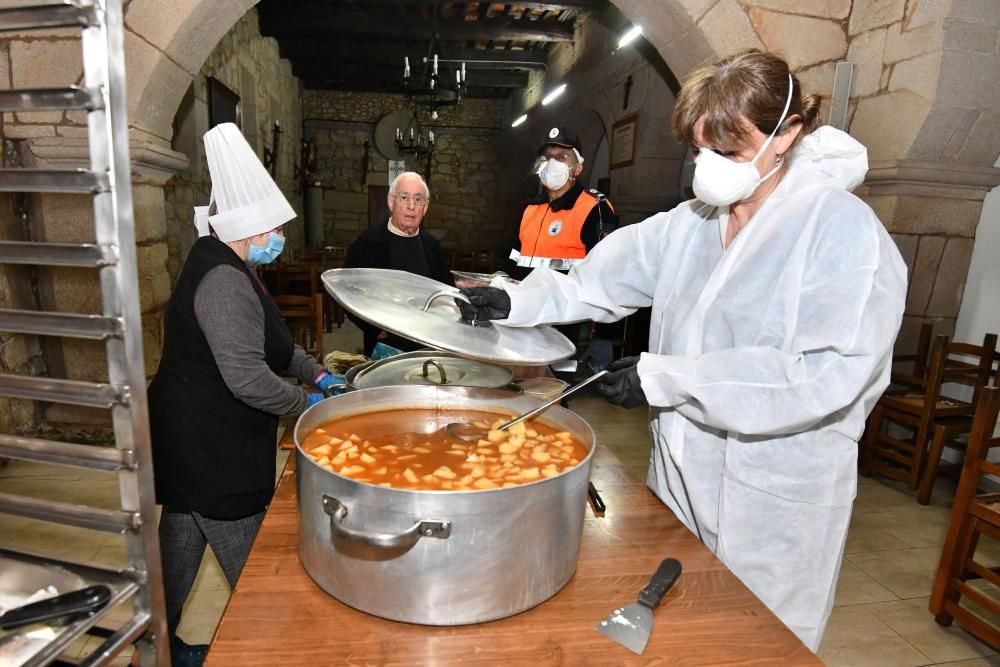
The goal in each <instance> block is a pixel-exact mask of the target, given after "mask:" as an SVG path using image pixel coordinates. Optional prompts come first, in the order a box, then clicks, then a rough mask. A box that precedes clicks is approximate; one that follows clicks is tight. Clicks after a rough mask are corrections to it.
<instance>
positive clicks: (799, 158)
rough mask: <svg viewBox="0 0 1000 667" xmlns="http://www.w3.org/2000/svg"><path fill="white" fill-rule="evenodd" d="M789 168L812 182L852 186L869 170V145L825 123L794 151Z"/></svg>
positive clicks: (844, 187) (815, 183)
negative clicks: (867, 146)
mask: <svg viewBox="0 0 1000 667" xmlns="http://www.w3.org/2000/svg"><path fill="white" fill-rule="evenodd" d="M789 172H790V173H796V174H797V175H799V176H803V177H804V178H805V180H806V181H807V182H808V184H809V185H814V186H815V185H823V186H828V187H836V188H843V189H844V190H853V189H854V188H856V187H858V186H859V185H861V183H862V182H863V181H864V180H865V174H866V173H868V149H867V148H865V146H864V145H863V144H862V143H861V142H859V141H857V140H856V139H854V138H853V137H851V136H850V135H849V134H847V133H846V132H842V131H840V130H838V129H836V128H834V127H830V126H829V125H824V126H823V127H820V128H819V129H817V130H815V131H813V132H811V133H810V134H807V135H806V136H805V137H803V138H802V141H800V142H799V145H798V146H796V147H795V149H794V150H793V151H792V154H791V156H790V157H789Z"/></svg>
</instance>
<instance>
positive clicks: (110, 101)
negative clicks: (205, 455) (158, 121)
mask: <svg viewBox="0 0 1000 667" xmlns="http://www.w3.org/2000/svg"><path fill="white" fill-rule="evenodd" d="M122 22H123V16H122V6H121V0H64V1H63V2H59V3H53V4H41V5H36V6H25V7H16V8H4V9H0V32H10V31H25V30H37V29H51V28H65V27H76V28H80V30H81V46H82V50H83V81H82V85H80V86H67V87H65V88H47V89H31V90H6V91H0V110H2V111H19V112H32V111H49V110H65V109H77V110H85V111H86V112H87V128H88V143H89V151H90V168H89V169H26V168H20V169H2V170H0V191H4V192H75V193H90V194H92V195H93V204H94V222H95V228H96V243H93V244H80V245H74V244H56V243H36V242H14V241H0V262H3V263H9V264H31V265H44V266H61V267H67V266H68V267H89V268H92V269H95V270H97V271H98V273H99V278H100V286H101V295H102V304H103V306H102V309H103V312H102V313H101V315H89V314H73V313H62V312H43V311H36V310H9V309H5V310H0V329H2V330H4V331H7V332H12V333H19V334H28V335H45V336H67V337H75V338H83V339H91V340H100V341H103V342H104V345H105V350H106V352H107V359H108V380H109V381H108V382H107V383H96V382H84V381H78V380H68V379H57V378H49V377H30V376H21V375H14V374H0V395H6V396H9V397H15V398H22V399H29V400H37V401H47V402H57V403H68V404H73V405H79V406H88V407H96V408H104V409H109V410H110V411H111V417H112V422H113V428H114V435H115V447H99V446H91V445H86V444H75V443H66V442H55V441H50V440H44V439H39V438H30V437H22V436H18V435H11V434H0V456H4V457H10V458H17V459H23V460H29V461H38V462H45V463H53V464H60V465H66V466H76V467H80V468H89V469H96V470H104V471H117V475H118V480H119V488H120V495H121V509H117V510H112V509H104V508H97V507H89V506H85V505H77V504H71V503H66V502H59V501H51V500H40V499H36V498H28V497H24V496H19V495H14V494H8V493H0V512H4V513H7V514H14V515H19V516H22V517H28V518H32V519H41V520H45V521H51V522H56V523H61V524H64V525H70V526H77V527H83V528H88V529H92V530H98V531H108V532H113V533H120V534H124V536H125V545H126V550H127V554H128V562H129V564H128V566H127V567H126V568H124V569H120V570H116V569H111V568H108V569H103V568H96V567H93V566H88V565H80V564H74V563H70V562H67V561H64V560H63V561H57V560H54V559H49V558H45V557H40V556H36V555H30V554H20V553H16V552H14V551H11V550H8V549H0V556H2V557H4V558H8V559H13V560H15V561H17V560H21V561H24V562H27V563H32V564H36V565H37V564H43V565H46V566H49V565H54V566H59V567H62V568H65V569H67V570H70V571H71V572H73V573H76V574H79V575H81V576H82V577H84V578H85V579H88V580H90V581H93V582H94V583H106V584H108V585H110V586H111V588H112V590H113V597H112V601H111V603H110V604H109V605H108V606H107V607H105V608H104V609H103V610H102V611H100V612H98V613H96V614H94V615H92V616H88V617H84V618H80V619H77V620H75V621H72V622H70V623H69V624H67V625H65V626H63V627H62V628H61V630H60V631H59V633H58V635H57V636H56V638H55V639H54V640H53V641H52V642H50V643H49V644H48V645H47V646H46V647H45V648H44V649H43V650H42V651H41V652H40V653H39V654H37V655H36V656H34V658H32V659H31V661H30V662H29V663H27V664H29V665H45V664H48V663H50V662H52V661H53V660H56V659H57V658H59V656H60V654H61V653H62V652H63V651H64V650H65V649H66V648H67V647H68V646H69V645H70V644H71V643H72V642H73V641H74V640H76V639H77V638H79V637H81V636H83V635H84V634H85V633H92V634H96V635H99V636H104V637H106V639H105V640H104V641H103V643H102V644H101V645H100V646H99V647H98V648H97V649H96V650H94V651H93V652H92V653H91V654H90V655H89V656H87V657H86V658H84V659H83V660H82V662H81V663H80V664H85V665H100V664H105V663H107V662H108V661H110V660H111V659H112V658H113V657H114V656H115V655H117V654H118V653H119V652H120V651H121V650H122V649H123V648H125V647H127V646H128V645H129V644H131V643H133V642H136V641H139V644H138V646H139V648H140V651H141V652H142V657H143V664H144V665H150V664H154V660H153V659H154V658H155V664H159V665H166V664H169V662H170V661H169V648H168V642H167V628H166V619H165V613H164V600H163V585H162V573H161V566H160V550H159V541H158V538H157V533H156V514H155V505H154V499H153V494H152V490H153V474H152V460H151V452H150V444H149V423H148V412H147V404H146V388H145V387H146V382H145V371H144V362H143V354H142V323H141V320H140V310H139V297H138V275H137V268H136V248H135V229H134V226H135V225H134V220H133V213H132V189H131V180H130V165H129V150H128V122H127V118H126V103H127V99H126V96H125V71H124V70H125V58H124V48H123V34H124V33H123V25H122ZM128 599H131V600H132V608H133V612H132V615H131V618H130V619H129V620H128V621H126V622H125V623H124V624H121V623H118V624H115V626H114V627H112V628H106V627H103V626H104V625H105V624H107V623H108V622H109V620H110V619H108V618H107V612H108V611H109V610H111V609H112V608H113V607H114V606H115V605H116V604H118V603H120V602H122V601H125V600H128ZM102 618H103V621H104V623H102Z"/></svg>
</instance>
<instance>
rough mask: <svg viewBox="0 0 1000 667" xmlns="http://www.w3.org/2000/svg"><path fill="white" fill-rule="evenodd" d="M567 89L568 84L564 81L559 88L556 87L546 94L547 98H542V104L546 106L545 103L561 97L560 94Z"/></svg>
mask: <svg viewBox="0 0 1000 667" xmlns="http://www.w3.org/2000/svg"><path fill="white" fill-rule="evenodd" d="M565 91H566V84H565V83H564V84H562V85H561V86H559V87H558V88H556V89H555V90H553V91H552V92H551V93H549V94H548V95H546V96H545V98H544V99H543V100H542V106H545V105H547V104H549V103H551V102H552V100H554V99H556V98H557V97H559V96H560V95H562V94H563V93H564V92H565Z"/></svg>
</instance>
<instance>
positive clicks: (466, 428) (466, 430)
mask: <svg viewBox="0 0 1000 667" xmlns="http://www.w3.org/2000/svg"><path fill="white" fill-rule="evenodd" d="M607 374H608V372H607V371H606V370H605V371H598V372H596V373H594V374H593V375H591V376H590V377H589V378H587V379H586V380H584V381H583V382H581V383H579V384H575V385H573V386H572V387H570V388H569V389H567V390H566V391H564V392H563V393H561V394H559V395H558V396H556V397H555V398H552V399H549V400H547V401H545V402H544V403H542V404H541V405H539V406H538V407H537V408H535V409H533V410H530V411H528V412H525V413H524V414H522V415H518V416H517V417H514V418H513V419H511V420H510V421H508V422H504V423H503V424H500V426H497V427H496V429H495V430H498V431H505V430H507V429H508V428H510V427H511V426H513V425H514V424H517V423H518V422H522V421H524V420H525V419H530V418H531V417H534V416H535V415H537V414H539V413H540V412H544V411H545V410H547V409H548V408H550V407H552V406H553V405H555V404H556V403H558V402H559V401H561V400H562V399H564V398H566V397H567V396H569V395H570V394H572V393H573V392H575V391H577V390H579V389H583V388H584V387H586V386H587V385H588V384H590V383H591V382H594V381H595V380H599V379H600V378H602V377H604V376H605V375H607ZM445 430H446V431H447V432H448V435H450V436H451V437H453V438H457V439H459V440H465V441H471V440H479V439H481V438H483V437H485V436H486V433H487V431H486V430H485V429H483V428H482V427H480V426H476V425H475V424H470V423H469V422H452V423H450V424H448V425H447V426H446V427H445Z"/></svg>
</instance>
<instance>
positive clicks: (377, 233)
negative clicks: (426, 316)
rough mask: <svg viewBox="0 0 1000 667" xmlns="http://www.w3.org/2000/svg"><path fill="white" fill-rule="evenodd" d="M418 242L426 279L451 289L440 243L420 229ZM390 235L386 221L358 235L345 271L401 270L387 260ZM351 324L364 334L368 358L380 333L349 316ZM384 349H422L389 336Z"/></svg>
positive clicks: (374, 327) (385, 340)
mask: <svg viewBox="0 0 1000 667" xmlns="http://www.w3.org/2000/svg"><path fill="white" fill-rule="evenodd" d="M417 235H418V237H419V238H420V242H421V244H422V245H423V248H424V255H425V256H426V257H427V266H428V267H429V275H427V276H425V277H427V278H431V279H433V280H436V281H438V282H441V283H445V284H446V285H454V284H455V282H454V280H453V279H452V276H451V272H450V271H449V267H448V262H447V260H445V258H444V253H443V252H442V251H441V243H440V242H439V241H438V240H437V239H436V238H434V236H432V235H431V234H430V233H429V232H427V231H426V230H425V229H424V228H423V227H421V228H420V231H419V232H417ZM391 236H392V232H390V231H389V224H388V221H387V222H386V223H385V224H382V225H375V226H374V227H369V228H368V229H366V230H365V231H363V232H361V235H360V236H358V238H357V239H355V240H354V243H352V244H351V247H350V248H348V249H347V258H346V259H345V261H344V266H345V267H346V268H367V269H398V268H400V267H396V266H391V264H392V262H391V261H390V259H389V240H390V238H391ZM348 317H350V318H351V321H352V322H354V323H355V324H356V325H358V327H359V328H360V329H361V330H362V331H363V332H364V335H365V354H366V355H368V356H371V353H372V348H374V347H375V343H377V342H379V341H378V335H379V334H380V333H381V332H382V329H381V328H380V327H378V326H375V325H374V324H371V323H370V322H367V321H365V320H363V319H361V318H359V317H357V316H355V315H351V314H348ZM382 342H383V343H385V344H386V345H391V346H392V347H396V348H399V349H401V350H404V351H408V350H417V349H420V348H421V345H420V344H419V343H415V342H413V341H410V340H406V339H405V338H401V337H399V336H395V335H392V334H390V335H389V336H388V337H387V338H384V339H383V340H382Z"/></svg>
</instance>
